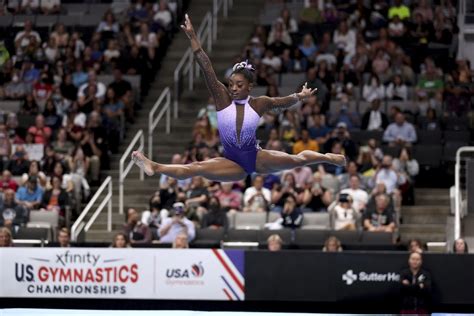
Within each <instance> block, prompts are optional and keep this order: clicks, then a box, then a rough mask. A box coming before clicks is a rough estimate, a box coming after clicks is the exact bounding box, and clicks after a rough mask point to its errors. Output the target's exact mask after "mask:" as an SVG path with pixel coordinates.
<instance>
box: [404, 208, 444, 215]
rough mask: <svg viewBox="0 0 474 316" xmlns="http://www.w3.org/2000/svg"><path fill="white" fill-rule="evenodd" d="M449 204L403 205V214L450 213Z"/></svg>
mask: <svg viewBox="0 0 474 316" xmlns="http://www.w3.org/2000/svg"><path fill="white" fill-rule="evenodd" d="M449 212H450V210H449V206H445V205H414V206H403V207H402V215H403V216H405V215H424V216H429V215H431V214H436V215H445V216H447V215H449Z"/></svg>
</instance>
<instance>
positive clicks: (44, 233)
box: [13, 227, 49, 240]
mask: <svg viewBox="0 0 474 316" xmlns="http://www.w3.org/2000/svg"><path fill="white" fill-rule="evenodd" d="M48 235H49V229H48V228H44V227H21V228H20V229H19V230H18V231H17V232H16V233H14V234H13V239H32V240H48Z"/></svg>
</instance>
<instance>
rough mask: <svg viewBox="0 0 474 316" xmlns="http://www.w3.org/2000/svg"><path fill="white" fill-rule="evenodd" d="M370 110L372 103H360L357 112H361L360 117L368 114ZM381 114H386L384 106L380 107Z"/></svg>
mask: <svg viewBox="0 0 474 316" xmlns="http://www.w3.org/2000/svg"><path fill="white" fill-rule="evenodd" d="M369 109H370V102H367V101H360V102H359V105H358V106H357V112H359V114H360V115H364V114H365V112H367V111H368V110H369ZM380 111H381V112H385V109H384V108H383V106H381V107H380Z"/></svg>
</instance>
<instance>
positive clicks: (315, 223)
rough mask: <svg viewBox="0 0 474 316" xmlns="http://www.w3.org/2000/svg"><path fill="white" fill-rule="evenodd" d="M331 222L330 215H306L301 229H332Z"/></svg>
mask: <svg viewBox="0 0 474 316" xmlns="http://www.w3.org/2000/svg"><path fill="white" fill-rule="evenodd" d="M330 228H331V220H330V216H329V213H322V212H321V213H304V216H303V224H302V225H301V229H305V230H306V229H318V230H324V229H330Z"/></svg>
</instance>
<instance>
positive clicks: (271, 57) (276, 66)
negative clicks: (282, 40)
mask: <svg viewBox="0 0 474 316" xmlns="http://www.w3.org/2000/svg"><path fill="white" fill-rule="evenodd" d="M262 64H263V65H265V66H268V67H270V68H271V69H272V70H273V71H274V72H275V73H279V72H280V70H281V59H280V57H278V56H275V54H274V52H273V51H272V50H270V49H267V50H266V51H265V57H263V59H262Z"/></svg>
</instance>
